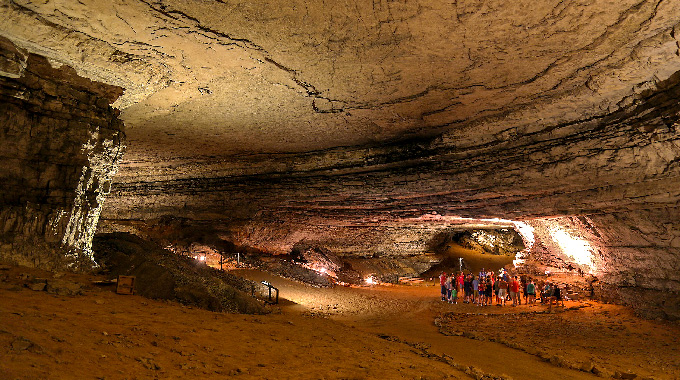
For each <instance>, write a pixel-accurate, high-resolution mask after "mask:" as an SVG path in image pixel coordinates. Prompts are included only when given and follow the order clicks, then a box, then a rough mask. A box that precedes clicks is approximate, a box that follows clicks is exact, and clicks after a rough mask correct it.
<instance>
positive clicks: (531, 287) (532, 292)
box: [525, 279, 536, 307]
mask: <svg viewBox="0 0 680 380" xmlns="http://www.w3.org/2000/svg"><path fill="white" fill-rule="evenodd" d="M525 298H526V300H527V304H528V305H530V306H529V307H533V306H534V304H535V303H536V285H535V284H534V281H533V280H531V279H529V283H528V284H527V292H526V297H525Z"/></svg>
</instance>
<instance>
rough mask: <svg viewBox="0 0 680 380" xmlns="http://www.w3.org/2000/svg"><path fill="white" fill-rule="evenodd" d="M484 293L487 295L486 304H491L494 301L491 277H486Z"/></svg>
mask: <svg viewBox="0 0 680 380" xmlns="http://www.w3.org/2000/svg"><path fill="white" fill-rule="evenodd" d="M484 293H485V295H486V305H487V306H490V305H491V302H492V301H493V283H492V282H491V278H487V279H486V287H485V288H484Z"/></svg>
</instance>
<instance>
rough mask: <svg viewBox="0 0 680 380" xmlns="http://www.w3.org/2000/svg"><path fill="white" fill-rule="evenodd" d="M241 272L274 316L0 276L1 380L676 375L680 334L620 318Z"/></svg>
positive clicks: (619, 311) (597, 311)
mask: <svg viewBox="0 0 680 380" xmlns="http://www.w3.org/2000/svg"><path fill="white" fill-rule="evenodd" d="M236 272H237V273H239V274H241V275H243V276H245V277H248V278H251V279H253V280H258V281H262V280H267V281H269V282H271V283H272V284H274V285H275V286H277V287H279V289H280V291H281V296H282V297H284V298H282V302H281V305H280V306H279V307H273V308H272V313H271V314H269V315H260V316H249V315H234V314H225V313H214V312H209V311H205V310H201V309H196V308H191V307H184V306H182V305H179V304H176V303H170V302H159V301H153V300H149V299H145V298H141V297H138V296H123V295H117V294H115V293H114V291H113V288H112V287H111V286H108V287H107V286H96V285H93V283H92V281H93V280H97V279H98V278H97V277H95V276H85V275H74V274H64V275H59V274H57V275H56V276H55V275H53V274H51V273H46V272H41V271H37V270H34V269H28V268H16V267H8V266H0V299H1V300H2V301H0V357H1V358H2V360H0V379H152V378H159V379H160V378H162V379H173V378H217V379H219V378H231V377H237V378H243V379H267V378H270V379H274V378H276V379H396V378H405V379H420V378H424V379H446V378H449V379H470V378H477V379H481V378H506V379H509V378H512V379H595V378H598V376H596V375H595V374H594V373H593V370H595V372H598V374H599V378H602V377H604V376H607V377H611V376H614V375H617V376H618V377H619V378H632V377H631V376H633V374H635V375H638V376H637V377H636V378H638V379H641V378H652V377H653V378H656V379H676V378H678V376H679V374H680V356H679V355H677V353H678V347H680V342H678V339H679V337H680V326H678V325H677V324H671V323H668V322H663V321H644V320H640V319H638V318H636V317H635V316H634V315H633V314H632V313H631V312H630V311H629V310H628V309H626V308H623V307H618V306H613V305H602V304H598V303H594V302H588V303H577V302H567V304H566V305H565V306H566V307H565V308H562V307H560V308H557V309H555V312H554V313H545V311H546V309H547V307H545V306H539V307H535V308H529V307H527V306H524V305H523V306H520V307H517V308H511V307H505V308H500V307H495V306H489V307H478V306H474V305H467V304H459V305H451V304H447V303H443V302H441V301H439V297H438V292H439V289H438V286H434V285H429V286H374V287H370V288H369V287H366V288H349V287H336V288H313V287H309V286H307V285H303V284H300V283H297V282H294V281H289V280H285V279H281V278H278V277H274V276H271V275H269V274H266V273H263V272H258V271H253V270H238V271H236ZM55 277H56V278H55ZM36 278H38V279H41V278H43V279H47V284H48V287H47V291H45V290H31V289H30V287H34V288H40V286H38V287H36V286H35V283H42V280H35V279H36ZM50 284H53V285H54V286H52V287H50ZM60 284H61V285H60ZM69 284H71V285H73V284H77V285H80V289H75V290H74V291H69V289H71V290H73V289H74V287H73V286H69ZM77 285H76V288H77V287H78V286H77ZM27 286H29V287H27ZM50 292H52V293H50ZM69 292H75V293H82V294H77V295H64V294H66V293H69ZM617 371H618V373H617Z"/></svg>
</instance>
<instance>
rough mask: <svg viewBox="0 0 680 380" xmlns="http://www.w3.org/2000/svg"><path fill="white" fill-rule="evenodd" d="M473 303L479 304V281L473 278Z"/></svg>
mask: <svg viewBox="0 0 680 380" xmlns="http://www.w3.org/2000/svg"><path fill="white" fill-rule="evenodd" d="M472 302H473V303H475V304H479V280H478V279H477V277H475V276H472Z"/></svg>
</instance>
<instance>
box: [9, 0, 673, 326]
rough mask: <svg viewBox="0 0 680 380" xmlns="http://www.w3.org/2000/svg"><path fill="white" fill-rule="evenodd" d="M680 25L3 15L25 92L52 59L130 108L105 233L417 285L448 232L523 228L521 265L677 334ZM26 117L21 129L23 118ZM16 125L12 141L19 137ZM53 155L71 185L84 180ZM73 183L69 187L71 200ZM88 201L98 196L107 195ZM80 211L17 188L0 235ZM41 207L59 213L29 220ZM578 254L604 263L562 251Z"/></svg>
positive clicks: (93, 12) (288, 12)
mask: <svg viewBox="0 0 680 380" xmlns="http://www.w3.org/2000/svg"><path fill="white" fill-rule="evenodd" d="M678 9H680V3H679V2H678V1H677V0H661V1H659V0H657V1H651V0H641V1H640V0H635V1H633V0H630V1H629V0H622V1H617V2H608V1H600V0H593V1H587V2H576V1H560V0H550V1H543V2H535V1H528V0H527V1H525V0H519V1H513V2H498V1H492V0H465V1H462V0H458V1H454V2H441V1H435V0H419V1H408V2H407V1H384V0H381V1H372V2H333V3H328V2H313V1H312V2H310V1H298V0H293V1H278V0H263V1H259V2H252V1H240V0H236V1H222V0H215V1H206V0H189V1H185V0H182V1H179V0H153V1H151V0H142V1H137V2H129V1H122V0H120V1H119V0H116V1H104V0H83V1H78V2H71V1H66V0H51V1H33V0H12V1H9V2H5V3H3V4H0V16H1V17H0V35H2V36H4V37H6V38H7V39H8V41H3V42H2V44H0V46H1V47H2V51H3V53H2V54H0V73H2V75H3V81H4V82H3V83H22V82H21V80H22V79H21V78H24V77H30V75H28V74H21V73H22V72H24V73H31V72H34V71H31V70H32V69H31V67H32V63H31V62H33V61H36V60H41V62H43V65H42V66H41V67H48V66H49V65H47V64H46V63H44V62H51V64H53V65H55V66H59V65H64V66H63V67H72V68H73V70H75V72H76V73H77V74H78V76H80V77H83V78H89V79H91V80H93V81H96V82H99V83H101V85H100V86H101V87H100V88H123V89H125V92H124V94H123V95H122V96H120V97H119V98H118V99H117V100H115V99H114V98H113V97H107V95H105V94H102V93H101V92H100V94H101V96H102V97H103V98H105V99H107V101H111V102H113V101H114V100H115V103H113V105H114V106H115V107H116V108H117V109H119V110H120V111H121V114H120V119H121V120H122V121H124V122H125V123H126V125H127V126H128V129H127V132H126V133H127V136H128V145H129V147H128V150H127V152H126V154H125V156H124V157H123V158H122V160H121V161H120V172H119V173H118V174H117V175H116V177H115V178H114V179H113V184H112V186H111V194H110V195H109V197H108V200H107V203H106V204H105V206H104V209H103V211H102V215H103V219H104V220H103V223H100V224H99V229H100V230H101V231H121V230H125V231H132V232H136V233H139V234H143V235H145V236H147V237H153V238H155V239H158V240H159V241H161V240H162V241H165V242H169V241H171V240H173V239H172V236H171V235H167V234H166V235H164V234H163V233H162V232H163V231H162V229H159V228H158V223H159V221H162V220H167V218H169V217H171V218H183V219H182V220H184V222H183V226H184V227H186V228H189V229H190V230H191V231H192V233H191V234H189V233H187V234H185V235H184V236H196V234H195V233H194V231H198V230H201V229H202V228H205V229H206V230H205V231H207V232H205V233H204V234H203V235H202V236H201V237H200V239H201V241H202V243H205V242H206V241H209V242H212V243H211V244H214V245H215V247H218V246H219V247H227V248H223V249H234V247H240V248H246V247H249V248H250V249H254V250H259V251H266V252H270V253H273V254H288V253H290V252H291V250H292V249H293V247H295V246H296V245H298V244H301V242H304V243H305V244H312V245H313V246H316V247H320V248H323V249H326V250H328V251H329V252H331V253H332V254H334V255H337V256H338V257H340V258H342V259H346V260H354V259H356V258H359V257H361V258H365V259H367V260H376V261H375V262H374V263H372V264H370V263H369V261H366V263H369V264H370V265H369V264H366V266H365V267H366V268H368V267H371V266H373V267H379V266H380V265H381V264H380V263H382V264H385V263H389V262H391V263H392V264H394V265H387V264H385V265H387V266H390V267H393V268H396V269H394V273H395V274H398V272H400V273H403V274H407V273H412V272H418V271H419V270H420V269H421V268H422V267H427V265H429V264H428V263H430V264H431V262H430V259H431V258H430V257H429V256H427V255H428V254H430V253H431V252H430V251H429V249H428V244H429V242H431V240H432V238H433V236H435V235H436V234H437V233H441V232H442V231H449V230H451V229H454V228H458V227H460V225H466V226H470V227H473V226H474V224H479V225H480V226H485V227H489V226H494V227H499V228H515V229H517V230H518V231H519V232H520V233H521V232H522V231H524V232H525V233H522V235H523V236H524V238H525V245H526V246H527V250H526V252H523V253H522V255H521V256H522V257H521V258H520V259H521V260H525V262H527V263H534V264H533V265H537V266H539V265H544V266H545V265H548V266H551V267H553V268H559V269H560V270H565V271H569V270H570V268H574V269H581V270H584V269H587V271H592V274H593V275H595V276H597V278H598V279H599V280H600V281H599V283H600V284H601V290H602V291H601V292H600V297H603V298H606V299H609V300H612V301H616V302H624V303H628V304H632V305H635V306H637V307H639V308H641V310H642V309H646V310H650V314H649V315H653V316H662V317H667V318H678V317H679V316H680V307H678V300H680V274H678V270H680V268H679V267H678V261H679V260H680V258H679V257H680V252H679V249H680V247H679V246H680V243H678V241H680V240H679V239H680V232H679V230H678V226H677V221H676V220H677V219H678V216H680V215H679V213H678V211H679V210H680V205H679V201H680V190H678V189H679V188H680V187H679V186H678V185H679V184H680V168H679V165H678V159H677V157H678V155H679V154H680V131H679V130H678V128H679V126H680V108H679V107H678V101H677V99H679V98H680V12H679V11H678ZM8 46H9V48H8ZM13 46H16V48H14V47H13ZM39 56H42V57H44V58H38V57H39ZM26 57H28V58H26ZM30 57H34V58H30ZM60 70H61V71H60ZM64 70H66V69H52V71H51V72H50V73H49V74H44V75H47V76H42V77H41V78H49V77H51V76H53V75H57V76H58V77H60V78H63V76H60V75H61V74H55V72H57V71H58V72H64ZM71 74H73V73H71ZM22 75H24V76H22ZM26 75H28V76H26ZM70 78H73V79H72V80H73V81H74V82H73V83H82V82H80V80H76V79H75V76H74V75H72V76H71V77H70ZM10 80H11V81H13V82H10ZM17 81H18V82H17ZM73 85H74V86H79V85H77V84H73ZM3 86H4V87H3V88H4V89H5V90H3V91H9V93H14V92H12V91H14V90H10V89H12V88H15V87H12V86H18V85H14V84H12V85H9V84H8V85H3ZM22 86H24V85H22ZM26 86H28V84H26ZM106 86H116V87H106ZM59 88H60V87H59ZM42 91H44V92H46V93H49V91H51V90H50V87H49V85H48V86H47V87H46V88H45V89H44V90H42ZM52 92H54V91H52ZM60 93H61V92H60ZM52 96H54V95H52ZM5 98H7V99H10V98H11V99H20V98H17V96H14V95H5V94H4V93H3V100H4V99H5ZM18 101H19V100H12V102H14V103H16V102H18ZM22 101H23V100H22ZM59 102H61V101H58V102H57V103H59ZM7 103H8V104H9V103H10V102H7ZM14 103H13V104H14ZM16 104H19V105H18V106H17V107H15V108H16V109H14V110H13V111H12V112H14V113H21V112H28V111H25V110H24V109H28V110H30V109H31V106H30V105H29V104H28V103H16ZM60 104H66V103H64V102H61V103H60ZM69 104H70V103H69ZM92 104H95V105H96V106H97V107H96V108H90V109H89V111H91V112H93V113H95V114H99V115H106V116H105V117H103V118H101V119H97V120H98V121H97V122H96V123H94V122H93V123H90V124H89V125H90V126H93V125H97V126H99V128H100V132H99V133H100V134H99V135H98V136H100V137H98V138H99V139H100V140H101V142H100V145H101V146H103V147H105V148H106V149H108V150H107V152H108V153H106V154H105V155H104V156H105V157H107V158H106V159H103V158H102V160H103V161H105V162H107V164H106V165H104V166H106V167H110V168H113V167H114V166H115V164H116V162H117V158H118V156H119V154H120V150H118V148H117V147H119V146H120V143H119V140H116V139H112V140H109V139H110V138H111V137H102V136H104V134H103V133H104V132H102V131H103V130H107V131H111V132H110V133H111V135H107V136H113V133H114V132H113V131H114V130H116V129H118V130H119V129H120V128H119V127H118V124H117V123H118V122H116V121H114V119H113V118H114V117H115V112H114V111H112V110H111V109H109V108H108V106H106V105H105V104H104V101H101V102H99V103H97V102H94V103H92ZM34 106H38V107H41V109H47V110H51V108H50V107H57V108H58V107H59V106H58V105H56V104H54V103H40V104H37V105H35V104H34ZM3 107H9V105H4V104H3ZM62 107H63V106H62ZM69 107H71V108H74V109H75V108H77V107H72V106H69ZM58 111H59V110H56V109H55V110H52V111H50V112H58ZM6 115H10V113H6ZM4 117H5V119H4V120H2V121H1V122H0V125H2V126H3V127H5V126H6V125H15V124H16V123H15V122H14V121H13V120H14V119H11V118H8V117H7V116H4ZM12 117H14V116H12ZM21 117H24V118H25V116H21ZM80 117H81V116H79V117H78V118H80ZM78 118H76V119H78ZM31 120H36V119H31ZM69 120H70V119H69ZM103 120H108V121H106V122H104V121H103ZM102 123H104V124H106V125H111V126H112V125H115V126H116V127H115V128H109V129H105V128H104V127H103V126H102ZM5 128H6V130H8V129H7V127H5ZM22 130H24V131H25V129H22ZM78 130H80V129H79V127H71V126H69V129H68V131H70V132H73V133H76V132H75V131H78ZM90 130H94V129H90ZM5 133H6V134H7V132H5ZM107 133H108V132H107ZM26 138H28V137H26ZM30 138H31V139H36V141H41V140H40V137H39V136H37V137H34V136H32V135H31V136H30ZM26 141H28V140H26ZM69 141H71V142H73V141H75V143H74V145H73V146H78V147H79V146H80V144H82V143H83V142H84V140H83V139H82V138H78V137H74V138H73V139H72V140H69ZM98 141H99V140H98ZM104 141H113V143H112V144H110V145H102V144H103V142H104ZM44 143H45V142H43V143H41V144H44ZM88 146H89V145H88ZM93 146H99V145H97V144H93ZM3 149H4V148H3ZM22 149H23V148H22ZM22 149H18V150H15V151H12V152H10V153H9V154H3V168H6V169H3V170H5V171H6V172H8V173H9V172H12V173H13V174H12V175H8V174H3V178H10V177H11V178H25V181H29V178H32V179H31V181H38V182H40V181H45V178H48V177H50V176H49V175H42V174H41V175H40V176H39V175H38V173H42V171H40V170H43V169H40V170H37V171H33V172H31V173H29V172H26V173H14V172H13V171H15V170H17V169H15V168H16V167H17V165H16V163H12V162H13V161H12V160H13V158H14V157H15V156H16V155H17V154H16V153H15V152H23V151H24V150H22ZM45 149H47V148H45ZM50 149H52V148H50ZM50 149H47V150H39V151H37V152H39V157H40V160H42V161H44V162H53V160H59V159H60V158H59V155H56V156H55V158H54V159H52V158H45V157H48V156H49V155H50V154H51V153H50V152H52V150H50ZM93 149H95V150H97V149H100V148H93ZM106 149H105V150H106ZM63 151H64V154H66V155H68V156H69V157H76V158H75V160H74V161H71V160H70V159H69V165H72V167H77V168H78V170H80V168H81V167H82V166H83V163H84V162H87V160H85V161H83V153H82V152H79V151H78V150H77V149H71V150H63ZM22 154H23V153H22ZM36 154H38V153H36ZM85 155H86V154H85ZM22 157H23V156H22ZM78 160H80V161H78ZM28 161H30V159H29V158H27V157H26V158H25V161H22V162H28ZM103 161H98V162H100V163H101V162H103ZM5 162H7V164H5ZM31 162H33V161H31ZM74 162H78V164H74ZM45 165H47V163H46V164H45ZM63 165H64V164H63V163H62V166H60V168H64V167H65V166H63ZM85 165H86V166H87V165H90V166H92V165H94V164H93V163H92V162H90V163H89V164H85ZM24 166H25V167H29V166H27V165H24ZM95 166H96V165H95ZM73 170H75V169H73ZM73 170H71V171H73ZM78 170H75V172H76V173H75V174H74V173H72V172H70V173H71V174H70V176H68V178H69V179H66V177H60V178H62V179H63V181H65V182H68V181H71V182H69V183H72V184H74V185H72V186H70V187H68V188H69V189H77V188H78V187H77V185H75V183H77V181H78V179H79V178H80V177H79V175H80V172H78ZM48 172H49V170H48ZM112 172H113V170H108V169H107V171H106V173H107V174H104V171H97V170H95V171H93V172H92V174H90V171H87V170H86V174H87V175H86V178H85V177H84V178H85V179H84V180H85V181H86V182H87V181H88V178H90V177H87V176H90V175H92V176H95V177H97V176H98V177H97V178H98V180H97V183H98V184H102V187H101V188H102V189H104V190H105V189H108V185H105V184H107V183H108V182H107V181H108V179H110V178H111V175H112V174H111V173H112ZM3 173H4V172H3ZM95 173H97V174H95ZM64 176H66V174H64ZM74 180H75V182H74ZM24 183H29V182H17V183H16V184H11V185H12V186H24V185H23V184H24ZM88 183H89V182H88ZM29 184H30V186H28V187H29V188H33V187H34V186H35V188H41V189H42V193H40V194H44V192H45V191H47V190H46V189H47V188H49V192H52V191H53V190H52V189H54V188H55V187H54V186H53V184H52V182H49V186H48V184H47V182H41V183H37V184H35V185H33V184H32V183H29ZM93 184H94V182H93ZM93 186H94V187H91V188H90V190H89V191H90V192H91V194H95V195H92V196H90V198H87V199H92V197H94V198H97V197H98V196H99V194H102V195H103V194H104V193H106V191H104V190H102V191H99V190H96V188H99V187H97V186H98V185H93ZM58 188H60V189H66V188H67V187H66V186H64V185H61V184H60V185H58ZM29 193H30V192H29ZM67 193H68V194H66V193H65V195H64V199H67V200H64V201H63V203H62V204H53V203H49V202H47V201H45V200H44V199H43V200H40V201H38V200H35V199H37V198H38V197H39V196H38V195H30V196H29V197H33V198H31V199H28V200H26V199H18V198H16V196H14V197H15V198H12V197H13V195H11V194H13V192H12V190H11V188H10V189H8V190H7V191H5V192H3V197H4V198H3V199H5V198H6V199H7V200H5V201H4V203H3V206H4V205H12V207H9V208H5V207H3V211H2V212H3V214H2V218H1V219H3V221H2V223H4V225H12V226H13V227H11V228H9V229H8V228H7V227H5V230H6V233H5V236H6V239H9V240H8V241H10V240H11V241H16V240H17V239H19V240H21V239H20V238H19V237H20V236H23V235H24V232H25V231H28V232H26V234H28V235H31V236H34V235H35V236H44V235H45V234H44V233H43V232H42V229H41V228H42V227H40V228H38V227H30V228H29V227H27V228H28V229H26V228H23V227H20V226H29V225H31V223H32V222H30V223H29V220H30V221H33V220H38V221H41V222H39V223H38V224H39V225H41V226H44V225H46V224H47V225H49V223H47V221H48V220H52V219H53V218H54V216H53V214H54V212H55V211H53V210H57V211H56V212H60V211H59V210H76V211H73V212H72V215H77V214H78V211H77V210H81V208H78V207H81V206H79V205H80V204H81V203H82V202H83V201H82V199H84V198H82V196H81V195H76V196H74V195H73V194H74V193H73V190H71V192H67ZM6 194H10V195H6ZM31 194H32V193H31ZM73 199H81V201H77V202H76V201H74V200H73ZM97 199H99V198H97ZM100 200H101V199H100ZM100 200H98V201H96V202H94V203H92V205H91V206H88V207H86V208H85V209H87V210H93V211H92V212H85V214H87V216H82V215H85V214H83V213H82V212H81V214H80V215H81V217H80V219H78V220H79V222H78V223H79V225H82V226H83V227H78V228H77V229H69V230H68V231H67V229H66V227H64V228H62V229H61V230H60V231H61V232H60V233H61V234H62V235H63V236H70V237H69V239H70V240H69V239H67V241H68V242H69V244H71V245H74V244H75V246H77V247H79V249H81V250H82V251H87V247H88V242H89V241H90V240H91V232H92V226H93V225H94V224H93V223H96V218H94V215H98V211H94V210H99V209H98V207H99V205H101V202H100ZM79 202H80V203H79ZM45 203H49V205H50V206H45V207H47V208H48V209H49V210H50V211H45V210H44V209H43V208H40V210H39V211H32V210H34V209H35V207H36V206H33V205H34V204H41V205H42V204H45ZM29 204H30V205H31V206H30V207H28V208H24V207H25V206H26V205H29ZM95 204H96V205H95ZM41 207H42V206H41ZM6 210H8V211H6ZM12 210H14V211H12ZM20 210H21V211H20ZM68 212H71V211H68ZM36 213H37V214H36ZM34 214H35V215H44V216H41V217H39V218H37V219H35V217H34V216H33V215H34ZM54 215H56V214H54ZM40 218H42V219H40ZM50 218H52V219H50ZM164 218H165V219H164ZM465 218H470V219H465ZM8 220H19V221H20V222H16V223H15V222H11V223H10V222H8ZM86 220H87V222H85V221H86ZM12 223H13V224H12ZM78 223H77V224H78ZM83 223H84V224H83ZM85 226H87V227H85ZM33 230H35V231H37V232H32V231H33ZM20 231H24V232H20ZM71 231H76V233H75V234H74V233H71ZM78 231H79V232H78ZM532 231H533V232H532ZM50 239H51V238H50ZM61 239H63V238H62V237H60V238H58V239H56V240H61ZM24 240H25V239H24ZM43 240H49V239H47V238H43ZM56 240H54V239H52V240H49V241H56ZM174 240H177V239H174ZM72 241H78V242H79V243H77V244H76V243H73V244H72V243H71V242H72ZM565 241H570V242H572V243H571V244H576V246H578V247H580V248H583V249H584V250H585V252H590V253H588V254H585V256H584V257H586V258H585V259H583V258H582V257H581V256H579V255H574V254H571V255H570V254H568V253H569V252H565V248H564V247H562V246H561V245H560V242H562V244H565V243H564V242H565ZM574 242H575V243H574ZM185 243H187V244H185ZM189 243H191V242H189V241H186V242H184V243H179V244H184V245H186V246H190V244H189ZM13 244H14V243H13ZM229 247H231V248H229ZM584 247H585V248H584ZM3 249H5V248H3ZM5 250H6V249H5ZM566 251H568V249H567V250H566ZM572 253H573V252H572ZM21 257H26V256H21ZM400 260H401V261H400ZM584 260H585V261H584ZM588 260H590V261H588ZM374 264H375V265H374ZM397 264H398V265H397ZM360 266H361V265H360V264H357V265H356V266H355V268H357V267H360ZM367 270H368V269H367ZM649 294H663V297H662V298H654V297H650V296H648V295H649Z"/></svg>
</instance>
